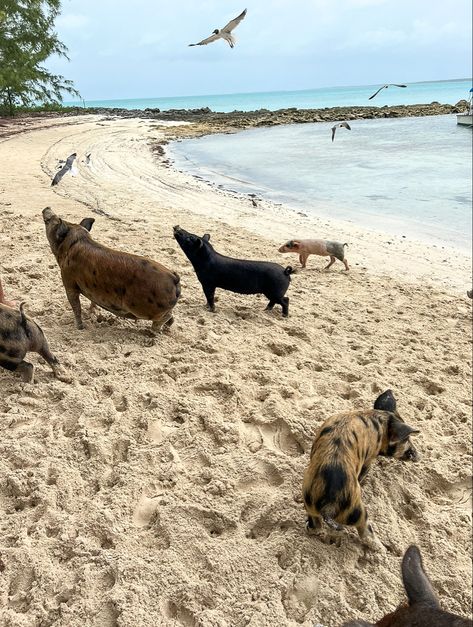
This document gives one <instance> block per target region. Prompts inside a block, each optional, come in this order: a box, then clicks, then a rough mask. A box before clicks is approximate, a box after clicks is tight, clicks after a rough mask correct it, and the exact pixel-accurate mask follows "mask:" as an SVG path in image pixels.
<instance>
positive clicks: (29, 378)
mask: <svg viewBox="0 0 473 627" xmlns="http://www.w3.org/2000/svg"><path fill="white" fill-rule="evenodd" d="M21 380H22V381H23V382H24V383H34V366H33V364H28V365H27V366H26V365H25V366H23V367H22V369H21Z"/></svg>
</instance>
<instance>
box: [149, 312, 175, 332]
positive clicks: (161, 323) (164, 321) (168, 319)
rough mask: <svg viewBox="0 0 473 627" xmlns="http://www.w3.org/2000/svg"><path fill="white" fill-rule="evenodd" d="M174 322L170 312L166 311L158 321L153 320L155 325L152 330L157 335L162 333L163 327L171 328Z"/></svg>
mask: <svg viewBox="0 0 473 627" xmlns="http://www.w3.org/2000/svg"><path fill="white" fill-rule="evenodd" d="M173 322H174V318H173V317H172V313H171V312H170V311H166V312H165V313H164V314H162V315H161V316H160V317H159V318H157V319H156V320H153V324H152V325H151V330H152V331H154V332H155V333H161V331H162V329H163V327H167V328H169V327H170V326H171V325H172V323H173Z"/></svg>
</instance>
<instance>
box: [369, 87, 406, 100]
mask: <svg viewBox="0 0 473 627" xmlns="http://www.w3.org/2000/svg"><path fill="white" fill-rule="evenodd" d="M388 87H407V85H397V84H396V83H389V85H383V86H382V87H380V88H379V89H378V91H376V92H375V93H374V94H373V95H372V96H370V97H369V98H368V100H371V98H374V97H375V96H377V95H378V94H379V92H380V91H381V90H383V89H387V88H388Z"/></svg>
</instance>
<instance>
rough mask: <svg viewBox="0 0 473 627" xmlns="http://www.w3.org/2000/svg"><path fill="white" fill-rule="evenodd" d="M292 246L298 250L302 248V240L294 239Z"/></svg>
mask: <svg viewBox="0 0 473 627" xmlns="http://www.w3.org/2000/svg"><path fill="white" fill-rule="evenodd" d="M292 248H295V249H296V250H297V249H298V248H300V242H298V241H297V240H292Z"/></svg>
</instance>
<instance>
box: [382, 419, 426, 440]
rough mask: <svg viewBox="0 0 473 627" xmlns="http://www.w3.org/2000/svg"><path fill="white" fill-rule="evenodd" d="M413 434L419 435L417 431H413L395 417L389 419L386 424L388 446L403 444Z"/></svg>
mask: <svg viewBox="0 0 473 627" xmlns="http://www.w3.org/2000/svg"><path fill="white" fill-rule="evenodd" d="M415 433H420V431H419V430H418V429H414V428H413V427H410V426H409V425H406V423H405V422H402V420H399V418H396V416H390V417H389V423H388V439H389V444H397V443H398V442H403V441H404V440H407V438H408V437H409V436H410V435H413V434H415Z"/></svg>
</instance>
